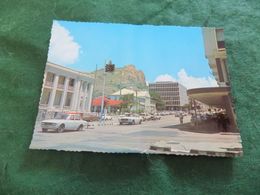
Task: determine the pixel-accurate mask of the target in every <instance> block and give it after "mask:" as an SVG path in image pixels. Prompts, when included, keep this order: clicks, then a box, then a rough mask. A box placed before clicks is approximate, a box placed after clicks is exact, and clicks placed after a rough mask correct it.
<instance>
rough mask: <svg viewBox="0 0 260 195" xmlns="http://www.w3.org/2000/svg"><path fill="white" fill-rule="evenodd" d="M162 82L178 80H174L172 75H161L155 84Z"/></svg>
mask: <svg viewBox="0 0 260 195" xmlns="http://www.w3.org/2000/svg"><path fill="white" fill-rule="evenodd" d="M160 81H174V82H176V79H174V78H173V77H172V76H171V75H169V74H161V75H159V76H158V77H157V78H156V79H155V82H160Z"/></svg>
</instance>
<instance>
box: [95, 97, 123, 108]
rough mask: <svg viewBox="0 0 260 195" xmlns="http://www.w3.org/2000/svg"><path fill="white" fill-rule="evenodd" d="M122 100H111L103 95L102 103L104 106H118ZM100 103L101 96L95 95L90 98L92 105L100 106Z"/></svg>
mask: <svg viewBox="0 0 260 195" xmlns="http://www.w3.org/2000/svg"><path fill="white" fill-rule="evenodd" d="M122 103H123V101H122V100H111V99H109V98H107V97H104V104H105V106H119V105H120V104H122ZM101 104H102V97H97V98H95V99H93V100H92V106H101Z"/></svg>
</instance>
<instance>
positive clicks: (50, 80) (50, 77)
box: [45, 72, 90, 91]
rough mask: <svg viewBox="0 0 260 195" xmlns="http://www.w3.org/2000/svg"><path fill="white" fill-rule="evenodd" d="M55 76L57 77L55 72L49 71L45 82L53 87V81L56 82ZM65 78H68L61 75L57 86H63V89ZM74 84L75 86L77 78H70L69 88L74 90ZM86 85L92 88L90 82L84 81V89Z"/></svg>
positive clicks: (83, 89)
mask: <svg viewBox="0 0 260 195" xmlns="http://www.w3.org/2000/svg"><path fill="white" fill-rule="evenodd" d="M54 78H55V74H54V73H51V72H47V75H46V80H45V84H46V85H47V86H49V87H52V86H53V83H54ZM65 80H66V77H65V76H61V75H60V76H59V79H58V86H57V87H58V88H61V89H62V88H64V85H65ZM74 86H75V79H73V78H69V82H68V89H69V90H73V89H74ZM86 87H87V90H89V89H90V83H87V82H83V85H82V91H85V90H86Z"/></svg>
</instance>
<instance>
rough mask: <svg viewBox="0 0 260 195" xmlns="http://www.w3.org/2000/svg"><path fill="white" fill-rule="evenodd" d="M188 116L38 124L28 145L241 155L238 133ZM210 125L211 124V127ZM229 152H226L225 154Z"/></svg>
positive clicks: (57, 148)
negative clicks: (71, 126) (74, 126)
mask: <svg viewBox="0 0 260 195" xmlns="http://www.w3.org/2000/svg"><path fill="white" fill-rule="evenodd" d="M189 122H190V117H189V116H186V117H184V124H180V122H179V118H178V117H174V116H173V115H168V116H163V117H162V118H161V120H156V121H145V122H143V123H142V124H140V125H119V124H118V120H117V118H116V117H114V118H113V121H106V122H105V124H104V126H101V125H99V123H98V122H94V123H92V125H93V126H90V127H88V128H85V129H84V130H83V131H65V132H63V133H56V132H54V131H50V132H47V133H43V132H42V131H41V128H40V127H39V125H37V124H36V129H35V131H34V135H33V141H32V143H31V145H30V148H32V149H54V150H66V151H93V152H113V153H162V154H178V155H211V156H240V155H241V154H242V145H241V139H240V135H239V133H223V132H215V131H214V130H211V129H210V127H209V129H208V132H207V133H205V132H203V133H202V132H201V131H200V128H199V127H197V128H195V129H194V127H192V126H191V125H190V123H189ZM212 129H213V128H212ZM227 153H228V155H226V154H227Z"/></svg>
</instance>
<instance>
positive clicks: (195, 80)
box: [177, 69, 218, 89]
mask: <svg viewBox="0 0 260 195" xmlns="http://www.w3.org/2000/svg"><path fill="white" fill-rule="evenodd" d="M177 75H178V82H179V83H181V84H183V85H184V86H185V87H186V88H187V89H191V88H200V87H216V86H218V85H217V82H216V80H215V79H214V78H212V77H193V76H189V75H188V74H187V73H186V71H185V70H184V69H181V70H180V71H179V72H178V74H177Z"/></svg>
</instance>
